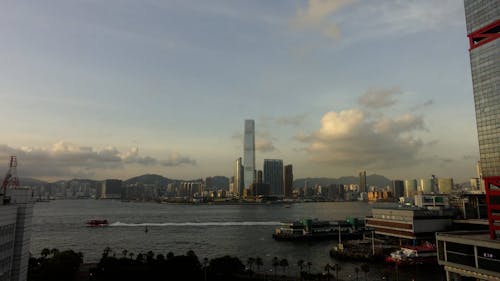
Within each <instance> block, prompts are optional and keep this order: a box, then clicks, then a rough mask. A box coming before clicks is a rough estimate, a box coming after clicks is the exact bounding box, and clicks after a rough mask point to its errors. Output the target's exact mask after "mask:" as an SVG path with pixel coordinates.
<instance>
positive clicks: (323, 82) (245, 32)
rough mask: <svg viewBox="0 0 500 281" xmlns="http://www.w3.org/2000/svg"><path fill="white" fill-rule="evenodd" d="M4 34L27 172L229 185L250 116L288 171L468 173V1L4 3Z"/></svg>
mask: <svg viewBox="0 0 500 281" xmlns="http://www.w3.org/2000/svg"><path fill="white" fill-rule="evenodd" d="M0 34H1V36H2V44H0V98H1V99H2V110H1V111H0V116H1V118H2V120H3V122H1V124H0V130H2V132H3V133H2V134H1V137H0V156H2V157H3V158H4V159H5V163H7V157H8V155H11V154H17V155H18V158H19V174H20V175H21V176H32V177H37V178H42V179H59V178H73V177H91V178H96V179H104V178H111V177H117V178H123V179H125V178H128V177H132V176H135V175H138V174H142V173H158V174H162V175H164V176H168V177H171V178H185V179H188V178H199V177H206V176H210V175H225V176H230V175H231V174H232V173H233V171H232V167H233V162H234V160H235V159H236V158H237V157H240V156H241V155H242V154H243V153H242V150H243V147H242V132H243V123H244V119H255V121H256V131H257V147H258V151H257V166H258V167H260V166H261V165H262V161H263V159H265V158H279V159H283V160H284V162H285V163H291V164H293V165H294V174H295V177H296V178H298V177H308V176H310V177H313V176H325V177H338V176H342V175H354V174H357V172H358V171H359V170H367V172H368V173H369V174H371V173H378V174H384V175H386V176H388V177H391V178H420V177H429V176H430V175H431V174H435V175H437V176H440V177H454V178H455V179H456V180H459V181H462V180H467V179H468V178H469V177H472V176H475V170H474V169H475V162H476V161H477V160H478V158H479V156H478V146H477V134H476V128H475V117H474V104H473V96H472V86H471V76H470V66H469V57H468V40H467V37H466V29H465V19H464V12H463V3H462V2H461V1H456V0H443V1H432V0H428V1H396V0H394V1H388V0H387V1H383V0H380V1H362V0H358V1H352V0H331V1H326V0H310V1H288V0H287V1H153V0H145V1H118V0H109V1H70V2H68V1H44V2H43V3H42V2H39V1H4V2H3V3H2V9H0Z"/></svg>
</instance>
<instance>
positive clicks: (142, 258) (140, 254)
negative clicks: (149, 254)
mask: <svg viewBox="0 0 500 281" xmlns="http://www.w3.org/2000/svg"><path fill="white" fill-rule="evenodd" d="M135 260H136V261H138V262H140V263H142V262H143V261H144V255H143V254H142V253H139V254H138V255H137V257H135Z"/></svg>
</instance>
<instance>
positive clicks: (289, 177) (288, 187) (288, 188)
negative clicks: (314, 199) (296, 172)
mask: <svg viewBox="0 0 500 281" xmlns="http://www.w3.org/2000/svg"><path fill="white" fill-rule="evenodd" d="M284 169H285V170H284V172H283V177H284V179H283V184H284V186H283V189H284V194H285V197H286V198H291V197H292V194H293V166H292V165H286V166H285V168H284Z"/></svg>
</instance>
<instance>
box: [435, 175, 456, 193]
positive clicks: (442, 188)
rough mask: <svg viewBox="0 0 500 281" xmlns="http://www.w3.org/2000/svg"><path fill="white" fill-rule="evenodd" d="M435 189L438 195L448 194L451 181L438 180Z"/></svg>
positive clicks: (447, 179) (451, 184) (445, 179)
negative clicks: (436, 188)
mask: <svg viewBox="0 0 500 281" xmlns="http://www.w3.org/2000/svg"><path fill="white" fill-rule="evenodd" d="M437 187H438V192H439V193H444V194H450V193H451V191H452V189H453V179H452V178H439V179H438V180H437Z"/></svg>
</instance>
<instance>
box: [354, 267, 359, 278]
mask: <svg viewBox="0 0 500 281" xmlns="http://www.w3.org/2000/svg"><path fill="white" fill-rule="evenodd" d="M354 272H356V281H358V274H359V267H356V268H354Z"/></svg>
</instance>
